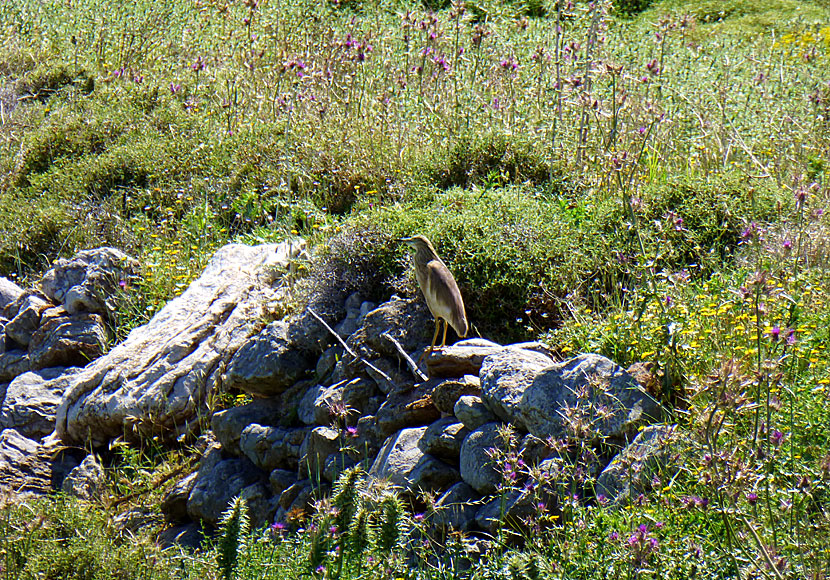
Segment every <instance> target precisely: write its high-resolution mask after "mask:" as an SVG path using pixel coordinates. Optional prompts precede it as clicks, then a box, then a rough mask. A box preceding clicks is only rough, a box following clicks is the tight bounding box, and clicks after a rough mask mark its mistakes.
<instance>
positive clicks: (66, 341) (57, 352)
mask: <svg viewBox="0 0 830 580" xmlns="http://www.w3.org/2000/svg"><path fill="white" fill-rule="evenodd" d="M43 318H46V316H45V315H44V317H43ZM106 344H107V328H106V326H105V324H104V319H103V318H101V317H100V316H99V315H97V314H90V313H88V312H82V313H80V314H75V315H72V316H59V317H54V318H50V319H49V320H47V321H45V322H43V321H42V324H41V326H40V328H38V329H37V331H35V333H34V334H33V335H32V339H31V341H30V342H29V360H30V361H31V365H32V368H33V369H35V370H37V369H44V368H47V367H60V366H63V367H72V366H76V367H83V366H86V365H87V364H88V363H89V362H90V361H92V360H94V359H96V358H98V357H99V356H101V355H102V354H103V353H104V349H105V348H106Z"/></svg>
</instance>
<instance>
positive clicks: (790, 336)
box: [787, 328, 795, 346]
mask: <svg viewBox="0 0 830 580" xmlns="http://www.w3.org/2000/svg"><path fill="white" fill-rule="evenodd" d="M794 344H795V329H794V328H788V329H787V346H793V345H794Z"/></svg>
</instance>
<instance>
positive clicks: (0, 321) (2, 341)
mask: <svg viewBox="0 0 830 580" xmlns="http://www.w3.org/2000/svg"><path fill="white" fill-rule="evenodd" d="M8 321H9V320H8V318H3V317H2V316H0V354H3V353H5V352H6V323H7V322H8Z"/></svg>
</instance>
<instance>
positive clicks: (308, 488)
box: [274, 479, 331, 521]
mask: <svg viewBox="0 0 830 580" xmlns="http://www.w3.org/2000/svg"><path fill="white" fill-rule="evenodd" d="M329 491H331V487H330V486H329V485H328V484H326V483H317V484H314V483H312V482H311V481H310V480H308V479H305V480H300V481H298V482H297V483H296V484H295V485H292V486H291V487H289V488H288V489H286V490H285V491H284V492H283V493H282V495H281V496H280V498H279V506H280V508H281V509H280V510H279V511H278V512H277V514H276V516H275V517H274V519H275V520H276V521H283V520H285V516H286V514H288V513H293V514H295V515H298V514H299V513H305V514H310V513H312V511H313V509H312V504H313V503H314V501H315V500H317V499H320V498H322V497H325V496H326V495H327V494H328V493H329Z"/></svg>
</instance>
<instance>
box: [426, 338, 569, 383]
mask: <svg viewBox="0 0 830 580" xmlns="http://www.w3.org/2000/svg"><path fill="white" fill-rule="evenodd" d="M538 345H539V343H522V344H521V345H511V346H502V345H500V344H496V343H495V342H490V341H489V340H482V339H480V338H477V339H469V340H463V341H461V342H457V343H455V344H454V345H452V346H448V347H446V348H444V349H441V350H436V351H433V354H432V355H430V356H429V357H427V360H426V363H427V369H429V376H430V377H461V376H464V375H476V376H479V375H480V374H481V365H482V363H483V362H484V359H485V358H487V357H488V356H490V355H494V354H499V353H502V352H504V351H517V352H534V353H535V354H540V353H539V352H536V350H534V349H535V348H536V347H537V346H538ZM522 346H525V347H528V348H522ZM542 356H545V355H544V354H543V355H542ZM545 358H548V359H549V362H548V364H551V363H553V359H551V358H550V357H545ZM482 376H483V375H482Z"/></svg>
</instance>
